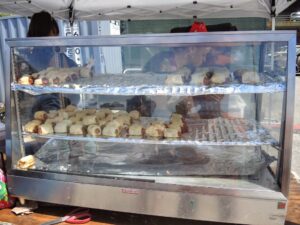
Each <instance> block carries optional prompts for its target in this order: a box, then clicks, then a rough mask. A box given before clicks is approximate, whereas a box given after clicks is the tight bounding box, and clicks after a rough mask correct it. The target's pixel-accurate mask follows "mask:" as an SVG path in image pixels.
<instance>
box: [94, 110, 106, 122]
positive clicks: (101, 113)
mask: <svg viewBox="0 0 300 225" xmlns="http://www.w3.org/2000/svg"><path fill="white" fill-rule="evenodd" d="M95 115H96V117H97V119H98V120H102V119H104V118H105V117H106V113H105V111H104V110H99V111H98V112H96V114H95Z"/></svg>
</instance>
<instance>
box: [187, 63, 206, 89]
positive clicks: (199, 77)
mask: <svg viewBox="0 0 300 225" xmlns="http://www.w3.org/2000/svg"><path fill="white" fill-rule="evenodd" d="M209 71H210V69H209V68H208V67H199V68H197V69H196V71H195V72H194V73H193V74H192V75H191V82H190V84H192V85H202V84H204V78H205V77H206V74H207V73H208V72H209Z"/></svg>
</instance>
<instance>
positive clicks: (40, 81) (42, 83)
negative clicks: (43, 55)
mask: <svg viewBox="0 0 300 225" xmlns="http://www.w3.org/2000/svg"><path fill="white" fill-rule="evenodd" d="M34 85H36V86H41V85H44V82H43V77H42V76H39V77H38V78H37V79H35V80H34Z"/></svg>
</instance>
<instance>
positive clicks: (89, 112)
mask: <svg viewBox="0 0 300 225" xmlns="http://www.w3.org/2000/svg"><path fill="white" fill-rule="evenodd" d="M83 111H84V112H85V113H86V115H94V114H96V109H84V110H83Z"/></svg>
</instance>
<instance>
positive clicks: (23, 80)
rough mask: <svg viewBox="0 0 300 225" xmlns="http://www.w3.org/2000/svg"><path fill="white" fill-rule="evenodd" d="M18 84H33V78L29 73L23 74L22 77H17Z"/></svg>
mask: <svg viewBox="0 0 300 225" xmlns="http://www.w3.org/2000/svg"><path fill="white" fill-rule="evenodd" d="M18 83H19V84H29V85H31V84H33V83H34V80H33V77H32V76H31V75H23V76H22V77H20V79H19V82H18Z"/></svg>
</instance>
